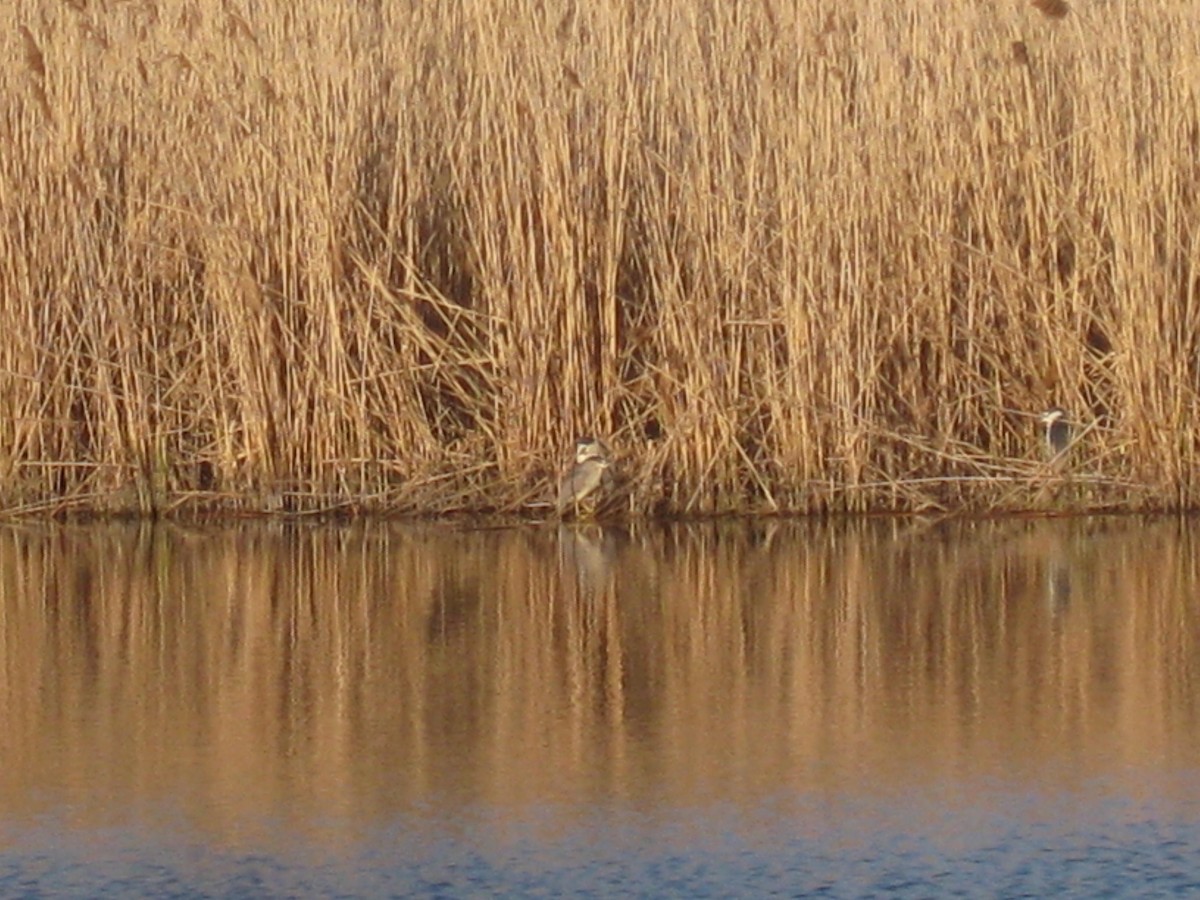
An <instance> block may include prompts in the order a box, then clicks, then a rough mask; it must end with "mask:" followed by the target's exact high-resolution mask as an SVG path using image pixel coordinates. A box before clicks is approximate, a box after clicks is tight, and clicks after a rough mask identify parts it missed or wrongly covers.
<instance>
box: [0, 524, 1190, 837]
mask: <svg viewBox="0 0 1200 900" xmlns="http://www.w3.org/2000/svg"><path fill="white" fill-rule="evenodd" d="M1056 540H1057V541H1061V547H1062V549H1063V550H1064V554H1063V555H1062V556H1061V560H1062V564H1063V567H1062V568H1063V571H1068V572H1069V575H1070V577H1069V579H1068V580H1069V583H1070V589H1071V592H1072V594H1073V597H1074V598H1076V599H1074V600H1073V602H1072V604H1071V605H1070V606H1068V607H1066V608H1065V609H1064V610H1063V611H1062V612H1061V613H1058V614H1056V615H1057V616H1058V618H1057V619H1052V617H1051V611H1049V610H1048V607H1047V604H1046V602H1045V599H1046V582H1045V580H1044V579H1045V578H1046V577H1047V574H1048V573H1050V574H1051V575H1052V574H1053V573H1054V572H1056V571H1059V569H1056V567H1055V565H1056V564H1055V559H1056V557H1055V555H1054V553H1052V552H1051V549H1052V548H1053V546H1054V544H1053V542H1054V541H1056ZM1198 571H1200V565H1197V555H1196V551H1195V548H1194V546H1193V543H1192V542H1190V541H1189V539H1188V533H1187V532H1186V531H1185V530H1184V529H1183V527H1182V526H1180V525H1178V524H1176V523H1171V522H1163V523H1153V524H1147V523H1140V522H1136V521H1134V520H1128V519H1121V520H1113V521H1112V522H1107V523H1104V522H1097V523H1091V524H1089V525H1084V524H1079V523H1076V522H1074V521H1065V522H1064V521H1054V522H1036V523H1034V522H1028V521H1025V520H1009V521H1005V522H967V523H941V524H938V525H933V526H929V527H926V528H923V529H921V530H915V529H914V528H913V526H912V525H911V524H909V523H908V522H899V521H895V520H885V521H878V520H868V521H859V522H853V523H848V524H844V525H836V526H829V525H823V524H820V523H815V522H797V523H790V522H780V523H773V524H772V525H771V526H770V527H769V528H765V529H764V528H763V527H757V526H756V527H755V528H751V529H744V528H741V527H737V526H711V527H700V528H652V527H647V528H643V529H641V530H634V531H633V532H631V533H628V534H617V535H612V534H610V533H608V532H605V531H603V530H598V531H587V530H583V531H568V532H567V533H566V534H563V533H560V532H557V531H555V530H551V529H528V530H512V531H503V530H496V531H483V530H480V531H466V532H462V531H452V530H450V529H446V528H421V527H409V528H404V527H394V526H389V525H370V526H355V527H351V528H340V529H334V528H324V529H300V528H261V527H252V528H238V529H221V530H213V531H197V532H185V531H181V530H179V529H175V528H155V529H149V528H147V529H137V528H126V527H104V528H84V529H58V528H52V529H47V530H45V531H38V530H28V529H26V530H21V531H16V530H6V531H0V621H3V622H4V626H5V627H4V631H3V640H4V641H5V644H6V646H5V651H6V657H5V658H6V661H7V668H6V670H5V685H4V686H5V690H4V691H3V692H2V693H0V714H2V715H3V716H4V721H5V723H6V726H7V729H6V734H7V740H8V742H9V744H8V746H9V749H10V750H11V751H12V752H10V753H7V754H6V766H7V768H8V773H7V774H8V778H9V779H10V780H12V782H13V783H21V784H29V785H33V786H37V785H43V786H47V787H50V788H52V789H53V790H55V791H70V790H73V789H74V788H72V787H71V786H72V785H82V784H87V783H89V782H92V783H95V782H96V781H98V780H103V779H107V780H109V781H111V782H113V783H114V784H117V785H121V786H123V787H124V788H125V789H127V790H128V791H129V792H130V794H131V799H133V800H136V799H137V796H136V795H139V794H145V793H151V794H153V793H155V792H164V793H165V792H170V793H172V794H174V793H176V792H177V791H178V787H179V782H180V780H181V779H187V778H195V777H198V773H206V775H205V777H206V778H207V779H208V780H206V781H205V782H204V783H203V785H202V787H201V788H200V789H199V794H198V796H203V797H204V799H205V802H204V804H203V807H204V812H203V815H204V816H205V817H207V818H206V819H205V827H208V828H211V829H213V830H215V831H219V832H225V831H226V830H227V829H228V830H229V831H230V833H232V832H233V823H235V822H237V821H241V817H240V815H239V810H241V809H242V807H243V805H244V804H246V803H250V802H255V803H261V802H262V801H263V797H264V795H266V796H268V797H274V798H275V800H276V802H278V803H279V804H280V808H286V809H292V808H294V807H295V806H296V804H301V805H302V804H303V803H304V802H305V800H307V802H310V803H311V804H312V806H313V808H314V809H319V808H325V807H326V805H327V804H328V803H330V802H331V801H332V800H334V799H335V800H336V802H337V803H339V804H341V805H342V806H344V807H345V808H347V809H350V810H353V811H354V812H355V813H356V814H357V815H371V814H374V813H378V814H379V815H380V816H387V815H390V814H391V813H393V812H394V810H395V809H396V807H397V806H398V805H401V804H405V803H411V802H412V801H414V800H416V799H422V798H428V797H429V796H431V795H433V794H436V796H438V797H440V798H462V799H463V802H472V801H473V800H474V799H476V798H480V797H485V798H487V799H488V800H489V801H490V802H496V803H504V802H526V801H529V800H531V799H537V798H541V797H542V796H543V795H542V794H541V792H542V791H544V790H545V789H546V778H547V774H546V773H551V772H552V773H554V784H555V785H556V790H560V791H565V792H568V793H570V794H571V795H572V796H574V795H580V796H587V795H589V792H595V794H596V795H597V796H610V795H612V794H620V795H623V796H631V797H636V796H639V795H641V794H642V793H643V792H646V793H647V795H649V794H650V793H653V794H654V795H656V796H659V795H663V794H669V795H674V796H678V797H681V798H682V797H693V796H695V795H696V793H697V791H699V790H727V791H733V792H736V793H738V795H739V796H747V795H753V794H754V792H755V791H758V790H762V791H770V790H777V789H778V788H779V787H780V786H781V785H782V784H792V785H795V786H798V787H805V786H812V784H813V783H814V782H825V781H827V780H829V779H838V778H845V779H851V780H852V779H853V778H855V777H858V776H859V775H861V773H862V772H863V771H865V770H870V771H873V772H890V771H896V770H897V769H896V767H897V766H899V769H901V770H903V771H905V772H911V771H915V769H913V766H916V767H918V769H919V770H920V771H922V772H929V773H936V770H937V769H938V767H941V766H944V767H950V768H953V767H956V766H962V765H964V764H965V763H964V760H969V761H970V762H969V764H970V765H981V766H982V765H987V764H988V761H989V760H1001V761H1003V763H1004V764H1005V765H1007V764H1010V763H1014V761H1019V760H1021V759H1023V758H1028V759H1036V760H1044V759H1048V758H1052V757H1054V756H1055V755H1061V756H1064V757H1071V756H1072V755H1073V754H1074V755H1078V751H1079V748H1081V747H1085V746H1092V745H1096V744H1100V745H1104V746H1110V747H1113V748H1114V753H1115V755H1114V756H1112V757H1110V758H1120V759H1123V760H1126V761H1129V760H1136V759H1139V758H1143V757H1152V756H1154V755H1155V754H1160V753H1162V752H1163V751H1164V748H1166V747H1168V746H1170V745H1171V739H1172V737H1177V736H1178V734H1179V733H1180V732H1181V731H1184V730H1187V729H1197V728H1200V723H1198V722H1197V718H1198V716H1200V711H1197V710H1196V709H1194V708H1193V707H1194V705H1193V704H1191V703H1190V701H1189V700H1187V699H1186V698H1189V697H1190V693H1189V690H1188V689H1187V686H1188V685H1191V684H1194V683H1195V682H1196V680H1197V678H1200V667H1198V650H1200V648H1198V646H1197V642H1198V641H1200V637H1198V636H1200V627H1198V626H1200V610H1198V609H1197V606H1196V604H1195V603H1194V602H1192V597H1193V596H1194V594H1195V592H1196V588H1197V584H1196V581H1197V574H1196V573H1197V572H1198ZM564 573H568V574H569V575H570V578H568V579H564V577H563V575H564ZM1081 598H1087V599H1088V600H1093V599H1095V600H1096V601H1102V602H1080V599H1081ZM1052 622H1054V623H1055V627H1048V626H1049V625H1050V624H1051V623H1052ZM83 747H86V748H88V750H87V752H86V753H78V754H74V755H69V756H64V751H63V748H83ZM1118 751H1119V752H1118ZM909 763H911V766H910V765H909ZM997 764H999V763H997ZM64 767H73V774H72V775H71V777H64ZM250 786H252V788H253V789H252V790H250V789H249V788H250ZM714 786H717V787H714ZM297 790H299V791H301V792H302V794H303V795H304V796H302V797H299V798H298V797H296V796H295V792H296V791H297ZM189 795H196V794H195V792H189ZM251 798H253V800H251Z"/></svg>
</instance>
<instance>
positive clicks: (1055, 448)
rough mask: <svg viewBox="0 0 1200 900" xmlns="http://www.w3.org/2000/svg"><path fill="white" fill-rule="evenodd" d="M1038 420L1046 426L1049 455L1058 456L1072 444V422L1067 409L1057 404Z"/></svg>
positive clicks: (1047, 452) (1047, 453) (1047, 451)
mask: <svg viewBox="0 0 1200 900" xmlns="http://www.w3.org/2000/svg"><path fill="white" fill-rule="evenodd" d="M1038 420H1039V421H1040V422H1041V423H1042V424H1043V425H1045V426H1046V455H1047V456H1050V457H1054V456H1058V455H1059V454H1060V453H1062V452H1063V451H1064V450H1066V449H1067V447H1069V446H1071V423H1070V422H1068V421H1067V413H1066V411H1065V410H1063V409H1062V408H1060V407H1057V406H1056V407H1054V408H1053V409H1048V410H1046V411H1045V412H1044V413H1042V414H1041V415H1040V416H1038Z"/></svg>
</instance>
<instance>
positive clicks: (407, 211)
mask: <svg viewBox="0 0 1200 900" xmlns="http://www.w3.org/2000/svg"><path fill="white" fill-rule="evenodd" d="M860 7H861V9H860ZM1039 9H1040V10H1042V11H1043V12H1045V13H1046V15H1045V16H1043V15H1042V14H1040V13H1039ZM281 10H283V7H280V6H279V5H278V4H275V3H267V2H265V0H243V2H232V3H231V2H217V0H158V2H156V0H142V2H137V3H122V4H99V3H83V2H79V0H75V2H66V0H18V2H17V11H16V21H17V23H18V24H19V26H20V27H19V29H18V30H16V31H13V32H11V33H9V34H8V35H6V36H5V37H4V38H3V39H0V40H3V41H4V42H6V43H7V44H9V46H5V47H4V50H5V52H7V53H8V58H10V59H15V60H23V63H24V65H23V67H22V66H10V67H8V68H7V69H5V70H4V72H3V73H0V91H2V92H3V95H4V99H5V104H4V110H5V112H4V114H3V118H0V146H2V150H3V152H0V216H3V229H2V230H0V243H2V246H0V335H2V337H0V447H2V448H4V449H3V453H2V454H0V503H2V504H3V506H4V507H5V508H7V509H10V510H14V511H34V510H62V509H68V508H80V507H82V508H95V509H102V510H104V509H107V510H113V509H130V510H139V511H143V512H151V511H153V512H170V511H172V510H178V509H189V508H195V507H213V506H216V507H227V508H232V509H240V510H247V511H251V510H271V509H287V510H312V509H327V508H357V509H386V510H392V511H408V512H431V513H436V512H444V511H449V510H461V509H470V510H482V509H492V510H501V511H511V510H519V509H522V508H528V506H529V505H530V504H531V503H536V502H538V501H544V500H546V499H548V498H549V497H550V495H551V491H550V488H549V485H548V481H549V479H550V477H551V475H552V474H553V472H554V470H555V468H556V466H557V465H558V463H559V462H560V460H561V457H562V453H563V452H564V451H565V449H566V448H567V447H569V445H570V442H571V440H572V438H573V437H574V436H575V435H576V434H578V433H581V432H595V433H600V434H603V435H605V436H606V437H608V438H609V439H610V442H611V443H612V444H613V446H614V447H615V448H619V451H618V452H619V453H621V454H622V456H623V463H624V470H625V472H626V475H627V478H628V488H629V496H628V498H627V502H628V506H629V509H630V510H631V511H633V512H673V513H704V512H716V511H726V510H740V511H756V510H814V509H847V510H863V509H882V508H895V509H912V508H931V507H941V508H963V507H969V508H1014V507H1028V506H1038V505H1041V504H1043V503H1046V502H1054V503H1070V504H1073V505H1078V506H1087V507H1094V506H1138V507H1147V506H1166V507H1182V506H1194V505H1196V503H1197V499H1198V497H1200V485H1198V483H1197V478H1196V475H1195V473H1196V464H1197V446H1198V445H1197V434H1196V428H1197V423H1198V412H1200V402H1198V401H1200V393H1198V388H1200V372H1198V371H1197V368H1198V365H1200V297H1198V293H1197V290H1198V289H1197V285H1198V274H1197V272H1196V261H1197V260H1200V237H1198V232H1197V227H1196V224H1195V223H1197V222H1200V190H1198V188H1200V169H1198V167H1197V165H1196V162H1195V161H1196V159H1197V157H1198V156H1200V104H1198V101H1197V95H1196V85H1197V84H1198V83H1200V77H1198V76H1200V57H1197V56H1196V54H1195V53H1194V47H1195V45H1196V43H1197V39H1200V34H1198V31H1197V29H1198V26H1197V24H1196V23H1195V21H1194V16H1193V15H1191V12H1192V8H1191V5H1190V4H1188V3H1183V2H1172V0H1152V2H1147V3H1144V4H1136V5H1127V4H1107V5H1103V6H1101V5H1099V4H1092V5H1090V6H1089V7H1087V8H1086V9H1085V8H1083V7H1076V8H1074V9H1072V14H1071V15H1070V16H1067V17H1064V18H1061V19H1055V18H1053V17H1054V16H1055V15H1059V14H1061V13H1065V10H1066V4H1061V3H1040V2H1039V3H1036V4H1033V5H1018V6H1015V7H1010V6H995V5H986V4H985V5H982V6H981V5H979V4H963V3H949V2H928V0H911V2H903V3H897V4H889V5H886V7H885V8H883V9H880V8H879V7H878V5H877V4H866V3H860V4H855V3H849V4H845V3H843V4H838V5H836V6H835V7H833V8H831V7H830V6H829V5H828V4H819V3H816V2H815V0H801V2H799V3H797V4H792V5H787V4H778V3H773V2H767V3H762V4H731V3H718V2H711V3H700V4H676V3H668V2H665V0H646V2H643V3H639V4H636V5H630V4H627V3H612V2H608V0H598V2H595V3H590V4H578V3H571V2H560V0H541V2H537V0H499V2H496V0H451V2H446V3H438V4H402V3H395V4H384V3H381V2H377V3H371V2H362V3H355V4H348V3H343V2H335V0H300V2H297V3H295V4H292V5H290V6H288V7H287V9H286V11H281ZM1052 404H1060V405H1063V406H1065V407H1067V408H1068V409H1070V410H1071V411H1072V412H1073V413H1074V415H1075V416H1077V417H1078V419H1079V420H1080V421H1082V422H1084V423H1093V424H1095V425H1096V427H1094V428H1093V429H1092V430H1091V431H1090V432H1089V434H1088V436H1087V437H1086V439H1085V440H1084V441H1083V442H1082V443H1081V445H1080V447H1079V448H1077V451H1076V456H1075V459H1074V461H1073V464H1072V471H1074V472H1076V473H1082V475H1079V477H1077V478H1076V479H1075V480H1074V483H1071V484H1066V485H1062V484H1048V483H1047V473H1046V469H1045V467H1044V466H1043V465H1041V464H1040V463H1037V462H1034V460H1035V458H1036V456H1037V454H1036V446H1035V445H1036V425H1035V423H1034V420H1033V418H1032V414H1035V413H1036V412H1038V411H1039V410H1040V409H1042V408H1044V407H1046V406H1049V405H1052ZM1048 493H1049V494H1050V495H1053V500H1052V501H1051V500H1047V494H1048ZM1064 497H1065V498H1066V499H1064Z"/></svg>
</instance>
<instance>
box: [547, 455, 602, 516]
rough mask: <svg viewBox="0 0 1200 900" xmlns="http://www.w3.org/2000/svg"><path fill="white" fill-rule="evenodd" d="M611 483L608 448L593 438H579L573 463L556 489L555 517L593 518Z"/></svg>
mask: <svg viewBox="0 0 1200 900" xmlns="http://www.w3.org/2000/svg"><path fill="white" fill-rule="evenodd" d="M612 480H613V476H612V457H611V456H610V454H609V451H608V447H606V446H604V442H603V441H600V440H597V439H596V438H593V437H581V438H580V439H579V440H577V441H576V442H575V460H574V462H573V463H572V464H571V467H570V468H569V469H568V470H567V471H566V473H564V475H563V477H562V481H561V482H560V483H559V486H558V504H557V505H558V514H559V515H560V516H565V515H567V514H568V513H574V514H575V515H576V516H583V515H591V514H594V513H595V511H596V507H597V506H598V505H599V501H600V500H602V499H603V494H604V493H605V492H606V491H608V489H609V488H610V487H611V486H612Z"/></svg>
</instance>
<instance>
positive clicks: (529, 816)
mask: <svg viewBox="0 0 1200 900" xmlns="http://www.w3.org/2000/svg"><path fill="white" fill-rule="evenodd" d="M964 789H969V792H968V793H966V794H964V793H963V791H964ZM1197 799H1200V775H1198V776H1197V777H1195V778H1193V777H1191V776H1190V775H1189V774H1188V773H1182V774H1181V775H1180V776H1178V777H1176V778H1174V779H1172V788H1171V790H1170V791H1169V792H1166V791H1164V792H1161V793H1156V792H1155V791H1153V790H1152V791H1149V792H1147V793H1144V794H1140V795H1139V796H1138V797H1136V798H1133V797H1129V796H1122V795H1121V794H1119V793H1112V792H1111V791H1110V790H1108V789H1107V788H1106V787H1105V786H1103V785H1097V786H1096V788H1095V794H1094V795H1091V794H1089V793H1088V792H1087V791H1083V792H1080V791H1072V792H1069V793H1067V792H1063V793H1056V792H1053V791H1040V792H1038V791H1023V790H1022V789H1021V787H1020V785H1012V784H1009V785H993V786H989V787H982V788H981V787H980V786H979V785H977V784H971V785H965V784H958V785H956V784H952V783H951V784H942V785H939V786H935V787H926V788H923V789H922V790H921V791H919V792H913V793H911V794H909V795H903V794H900V795H894V794H893V795H889V796H886V797H878V796H871V795H870V794H869V793H859V794H856V795H850V794H846V795H840V796H839V795H828V794H826V795H822V796H819V797H796V796H784V797H778V798H768V799H766V800H763V799H761V798H760V800H759V802H757V803H756V804H755V805H754V806H752V807H747V806H746V805H743V804H740V803H736V802H729V801H725V802H718V803H707V804H696V805H694V806H682V805H678V804H677V805H673V806H659V807H655V808H646V807H637V806H634V805H633V804H630V805H621V804H614V803H603V802H602V803H599V804H593V805H592V806H591V807H589V808H586V809H584V808H567V807H557V806H553V805H548V806H545V807H541V808H535V809H524V810H520V811H519V812H514V811H513V810H511V809H489V808H487V807H486V806H476V807H473V808H466V809H464V808H460V809H457V810H455V811H454V813H453V815H451V816H448V815H446V812H445V810H448V809H449V807H443V808H442V811H438V810H436V809H435V808H434V807H426V808H424V809H422V810H416V811H413V812H412V813H411V814H409V813H406V814H404V815H398V816H395V817H393V818H390V819H386V820H382V821H375V822H372V823H370V824H367V825H363V824H361V823H358V824H354V825H351V824H349V823H346V822H338V821H337V820H334V819H331V820H329V821H326V822H312V821H309V822H304V823H296V822H290V823H287V824H284V823H282V822H276V823H275V824H274V825H272V824H271V823H263V822H259V823H255V833H256V834H257V835H258V838H257V842H258V843H259V844H260V846H258V847H255V848H253V849H252V850H248V849H247V846H246V845H245V843H242V844H240V845H238V846H228V845H227V844H226V841H227V836H226V837H225V838H222V839H219V840H218V839H211V838H205V837H204V836H202V835H198V834H195V833H189V831H188V829H187V827H186V826H184V825H182V824H181V823H180V822H178V821H176V822H174V823H173V824H171V825H164V823H163V822H162V821H157V822H151V821H141V822H139V821H131V822H127V823H124V824H118V825H113V826H111V827H107V828H104V829H79V828H77V827H74V826H73V825H72V823H71V818H72V817H71V814H70V811H68V810H63V811H61V815H58V816H42V817H41V818H40V819H39V821H37V822H34V823H27V827H23V828H22V829H21V830H20V831H19V832H17V833H13V832H12V831H10V832H9V833H6V834H3V835H0V837H2V839H3V843H2V845H0V896H4V897H407V896H414V897H491V896H510V897H560V896H604V897H612V896H654V897H751V896H757V897H768V896H775V897H806V896H811V897H871V896H889V897H1047V896H1071V897H1138V896H1163V895H1167V894H1187V893H1194V892H1197V891H1200V817H1198V816H1196V815H1195V813H1196V811H1197V810H1198V809H1200V803H1197V802H1196V801H1197ZM146 818H147V819H149V818H153V817H146ZM10 824H11V823H10Z"/></svg>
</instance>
